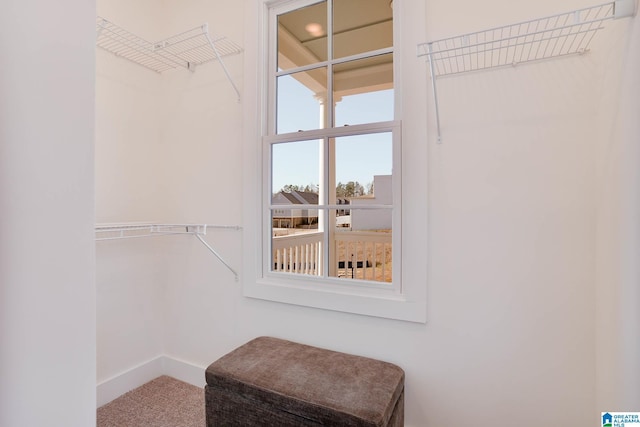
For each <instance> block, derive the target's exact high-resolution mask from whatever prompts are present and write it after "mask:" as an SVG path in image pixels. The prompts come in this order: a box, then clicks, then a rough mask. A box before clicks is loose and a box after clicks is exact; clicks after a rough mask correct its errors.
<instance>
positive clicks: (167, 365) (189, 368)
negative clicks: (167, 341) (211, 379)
mask: <svg viewBox="0 0 640 427" xmlns="http://www.w3.org/2000/svg"><path fill="white" fill-rule="evenodd" d="M162 362H163V370H164V375H168V376H170V377H173V378H175V379H177V380H180V381H184V382H185V383H188V384H191V385H194V386H196V387H204V385H205V384H206V382H207V381H206V380H205V377H204V371H205V370H206V368H207V367H206V366H197V365H194V364H192V363H189V362H185V361H184V360H179V359H175V358H173V357H169V356H163V357H162Z"/></svg>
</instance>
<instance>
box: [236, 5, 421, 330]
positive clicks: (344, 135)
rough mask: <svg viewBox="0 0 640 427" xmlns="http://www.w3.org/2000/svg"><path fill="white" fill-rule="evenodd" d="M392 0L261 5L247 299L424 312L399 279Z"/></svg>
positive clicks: (405, 315) (409, 316) (409, 314)
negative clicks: (254, 221)
mask: <svg viewBox="0 0 640 427" xmlns="http://www.w3.org/2000/svg"><path fill="white" fill-rule="evenodd" d="M393 3H394V2H389V1H388V0H323V1H318V0H298V1H295V0H294V1H291V0H274V1H270V0H264V4H265V8H264V10H263V15H262V17H263V18H264V24H265V34H266V35H268V36H267V37H266V38H263V40H265V39H266V41H265V45H264V50H265V51H264V52H262V53H263V55H264V56H263V58H264V61H263V62H262V63H261V64H260V66H259V67H258V69H260V70H261V71H262V72H263V74H264V75H263V78H264V80H263V81H262V83H261V84H259V85H258V89H259V92H258V93H260V92H262V93H263V94H264V99H263V101H262V103H261V104H260V105H261V107H262V108H261V110H262V119H261V120H262V125H260V126H258V127H259V132H260V133H261V156H262V157H261V161H260V163H259V165H260V169H261V172H260V173H259V176H260V177H261V181H260V182H261V184H260V185H261V192H262V195H261V201H260V204H259V214H258V215H259V216H260V218H261V219H260V227H258V229H257V230H256V236H258V235H259V236H260V237H259V238H257V239H256V240H250V241H259V242H261V243H259V244H258V245H256V261H257V262H255V263H254V262H252V263H251V264H252V265H250V266H249V268H250V270H249V271H252V272H254V274H255V276H256V280H255V283H254V282H253V280H249V282H248V283H246V284H245V295H247V296H252V297H258V298H264V299H269V300H276V301H282V302H290V303H294V304H300V305H307V306H315V307H320V308H327V309H332V310H340V311H348V312H354V313H362V314H370V315H376V316H378V315H379V316H382V317H391V318H397V319H406V320H413V319H414V318H417V317H419V316H422V314H419V315H415V314H414V312H415V313H418V312H419V313H422V312H423V309H422V308H420V307H418V304H420V301H408V300H407V299H406V298H405V297H406V294H405V292H404V290H403V287H402V282H401V280H400V279H401V273H402V268H401V262H400V261H401V244H400V243H401V240H400V239H401V236H402V234H401V233H402V230H401V217H402V216H401V197H400V196H401V176H402V174H401V157H402V156H401V153H402V151H401V136H402V132H401V129H402V125H401V121H400V117H399V114H398V113H397V112H396V109H395V105H396V104H397V103H398V100H399V94H397V92H396V87H395V83H394V72H395V68H396V65H395V60H394V31H398V30H397V28H396V29H395V30H394V24H393V23H394V17H393V8H394V7H397V4H398V3H400V0H398V1H396V2H395V3H396V5H393ZM259 50H260V49H259ZM258 62H259V63H260V59H258ZM260 88H262V90H260ZM258 179H259V178H258ZM249 239H252V237H249ZM254 265H255V270H254ZM402 304H405V306H402ZM406 304H409V305H412V304H413V305H412V306H411V307H409V309H408V310H406V309H407V307H408V306H407V305H406ZM391 306H393V307H392V309H390V310H388V309H387V308H388V307H391ZM403 310H406V312H403ZM392 312H393V313H392ZM389 313H391V314H389Z"/></svg>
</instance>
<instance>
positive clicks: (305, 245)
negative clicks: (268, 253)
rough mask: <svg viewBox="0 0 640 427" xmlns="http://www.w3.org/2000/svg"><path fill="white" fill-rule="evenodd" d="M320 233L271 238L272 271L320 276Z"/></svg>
mask: <svg viewBox="0 0 640 427" xmlns="http://www.w3.org/2000/svg"><path fill="white" fill-rule="evenodd" d="M323 234H324V233H322V232H313V233H302V234H292V235H288V236H278V237H273V240H272V248H273V264H274V265H273V270H274V271H284V272H287V273H298V274H310V275H313V276H321V275H322V235H323Z"/></svg>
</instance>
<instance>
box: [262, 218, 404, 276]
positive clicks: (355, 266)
mask: <svg viewBox="0 0 640 427" xmlns="http://www.w3.org/2000/svg"><path fill="white" fill-rule="evenodd" d="M391 237H392V235H391V233H389V232H375V231H341V230H337V231H336V232H335V233H334V241H333V247H332V250H331V251H330V256H331V257H332V260H330V262H329V275H330V276H332V277H346V278H354V279H361V280H373V281H378V282H391V273H392V270H391V261H392V251H391ZM322 244H323V233H322V232H312V233H301V234H293V235H288V236H277V237H273V240H272V249H273V258H272V262H273V270H274V271H279V272H287V273H297V274H309V275H314V276H321V275H322V272H323V268H322V262H323V261H322V259H323V257H322Z"/></svg>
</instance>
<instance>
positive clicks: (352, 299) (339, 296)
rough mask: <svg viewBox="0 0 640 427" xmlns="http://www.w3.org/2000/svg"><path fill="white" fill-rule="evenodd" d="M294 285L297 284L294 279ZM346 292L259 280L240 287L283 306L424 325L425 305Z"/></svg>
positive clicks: (248, 294)
mask: <svg viewBox="0 0 640 427" xmlns="http://www.w3.org/2000/svg"><path fill="white" fill-rule="evenodd" d="M295 282H298V281H297V280H296V281H295ZM356 292H357V289H354V290H353V291H352V292H348V291H346V290H342V291H337V290H334V289H332V290H322V289H319V288H317V287H316V288H306V287H305V288H303V287H301V285H300V284H298V283H295V284H294V283H291V281H289V283H287V282H285V281H280V280H275V279H274V278H262V279H258V280H255V281H248V282H245V284H244V296H246V297H250V298H257V299H262V300H267V301H275V302H281V303H286V304H294V305H301V306H305V307H312V308H319V309H324V310H331V311H339V312H345V313H352V314H359V315H365V316H374V317H382V318H387V319H394V320H403V321H407V322H416V323H426V305H425V303H424V301H411V300H410V299H409V298H407V297H406V296H403V295H395V294H391V293H387V294H380V293H377V294H370V295H365V294H362V293H356Z"/></svg>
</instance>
